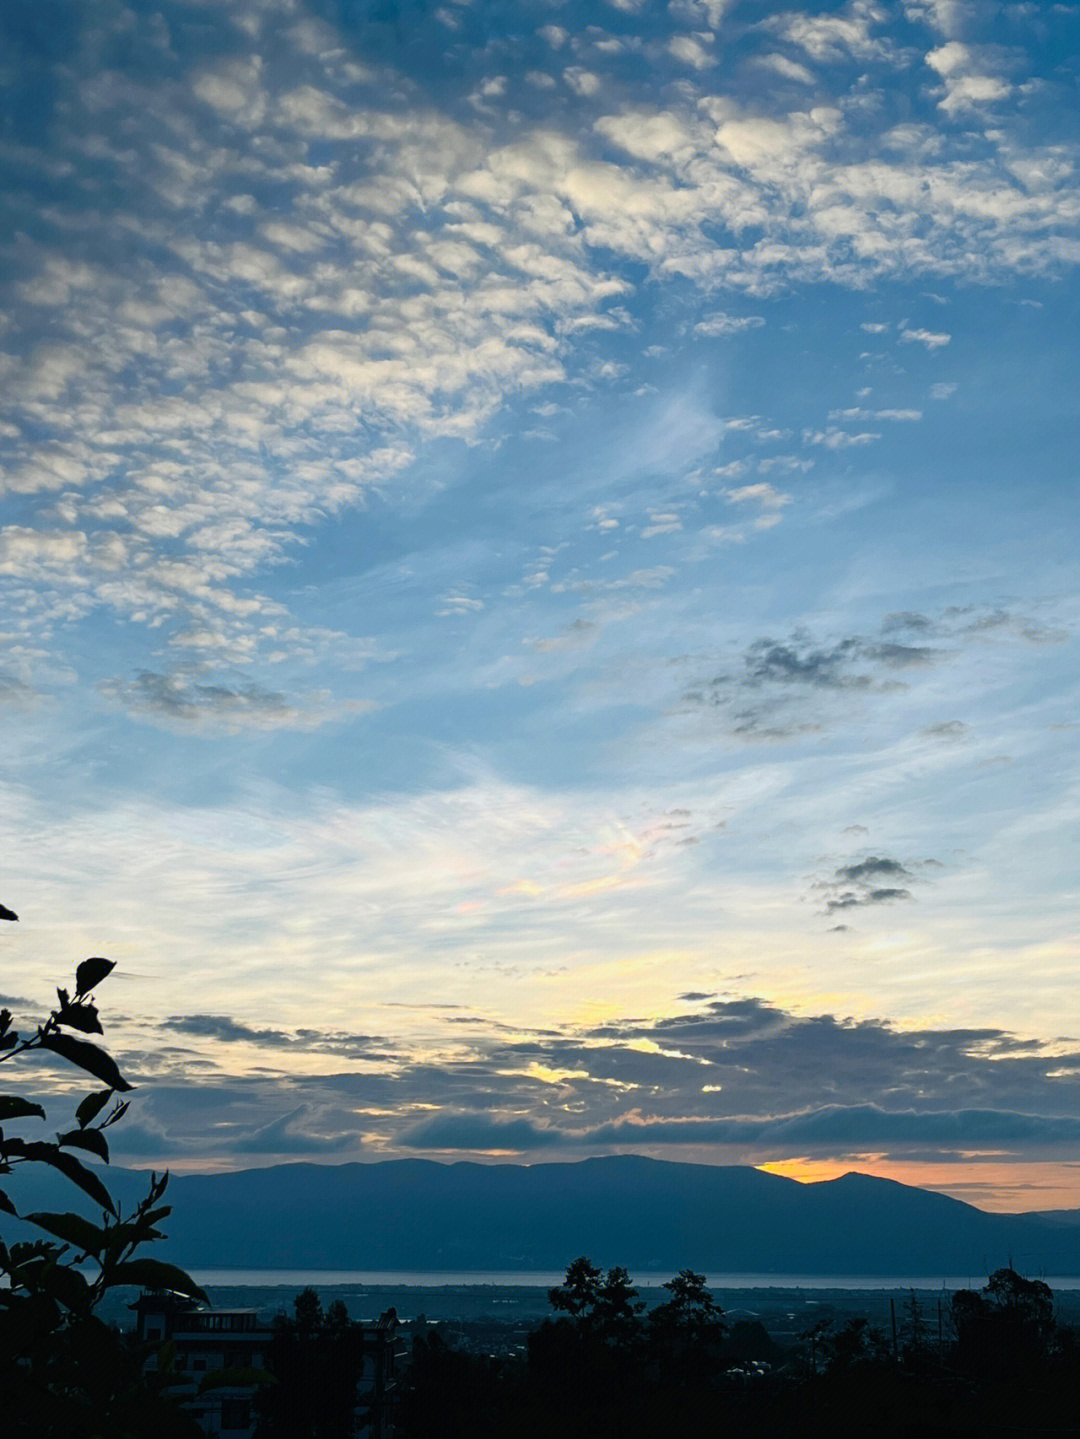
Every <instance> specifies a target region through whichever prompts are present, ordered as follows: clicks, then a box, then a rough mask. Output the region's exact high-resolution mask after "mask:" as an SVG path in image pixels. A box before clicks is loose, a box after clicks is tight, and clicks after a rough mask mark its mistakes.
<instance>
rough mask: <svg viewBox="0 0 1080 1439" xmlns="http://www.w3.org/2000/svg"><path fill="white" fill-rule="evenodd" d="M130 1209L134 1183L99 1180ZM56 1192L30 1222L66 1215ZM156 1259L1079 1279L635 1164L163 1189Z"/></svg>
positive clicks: (208, 1264)
mask: <svg viewBox="0 0 1080 1439" xmlns="http://www.w3.org/2000/svg"><path fill="white" fill-rule="evenodd" d="M108 1177H109V1178H110V1179H111V1180H112V1182H113V1187H114V1189H115V1191H116V1192H117V1193H118V1194H119V1195H120V1196H121V1197H122V1198H123V1199H124V1201H125V1202H126V1203H130V1202H131V1201H132V1200H133V1199H134V1198H135V1197H136V1196H137V1195H138V1194H140V1193H141V1192H143V1191H144V1190H145V1184H146V1179H145V1175H141V1174H139V1173H138V1172H136V1171H130V1170H129V1171H124V1170H113V1171H112V1173H111V1175H109V1176H108ZM48 1183H49V1184H50V1185H51V1186H52V1188H53V1189H55V1190H56V1192H50V1193H48V1194H45V1193H44V1192H42V1193H40V1194H37V1195H34V1194H30V1193H26V1192H25V1191H24V1193H23V1194H22V1195H21V1196H20V1197H19V1203H20V1208H22V1209H23V1211H24V1212H26V1211H28V1210H30V1209H31V1208H56V1207H58V1206H59V1205H60V1204H62V1205H63V1207H65V1208H70V1207H74V1206H73V1205H72V1203H71V1194H70V1192H68V1193H64V1192H62V1191H61V1190H60V1189H59V1188H58V1186H59V1185H61V1184H62V1181H60V1180H57V1179H55V1178H54V1177H48ZM168 1197H169V1199H170V1201H171V1203H172V1205H173V1213H172V1215H171V1216H170V1218H169V1220H168V1221H167V1223H166V1226H165V1227H166V1230H167V1232H168V1235H169V1238H168V1240H167V1241H166V1242H165V1243H163V1244H161V1245H160V1246H158V1247H157V1249H156V1253H157V1254H158V1257H161V1258H170V1259H173V1260H175V1261H177V1262H179V1263H181V1264H184V1265H186V1266H188V1267H189V1268H193V1269H211V1268H214V1269H224V1268H229V1269H312V1270H315V1269H346V1270H348V1269H353V1270H361V1269H366V1270H378V1269H383V1270H387V1269H389V1270H427V1271H431V1270H478V1269H505V1270H561V1269H563V1268H565V1266H566V1264H567V1263H568V1262H569V1261H570V1260H571V1259H573V1258H574V1257H576V1256H577V1255H579V1254H587V1255H589V1256H590V1258H591V1259H592V1260H593V1261H594V1262H595V1263H598V1264H602V1265H604V1266H610V1265H612V1264H624V1265H626V1266H627V1268H628V1269H630V1271H631V1273H637V1274H639V1275H641V1274H654V1273H662V1274H667V1275H670V1274H672V1273H675V1272H676V1271H677V1270H679V1269H682V1268H685V1267H687V1266H689V1267H692V1268H694V1269H699V1270H705V1271H709V1272H714V1273H717V1272H720V1273H769V1272H774V1273H802V1274H850V1275H859V1274H865V1275H874V1274H895V1275H897V1276H904V1275H911V1276H915V1275H923V1276H934V1275H942V1276H944V1275H970V1276H971V1277H972V1278H973V1280H977V1279H978V1278H979V1276H985V1275H986V1274H987V1273H988V1272H989V1271H991V1270H993V1269H995V1268H1000V1267H1001V1266H1002V1265H1004V1264H1006V1263H1008V1262H1009V1261H1010V1259H1011V1261H1012V1262H1013V1263H1014V1264H1015V1265H1016V1267H1017V1268H1018V1269H1020V1270H1021V1271H1022V1272H1024V1273H1027V1274H1030V1275H1036V1276H1037V1275H1040V1274H1060V1275H1066V1274H1080V1224H1078V1223H1075V1222H1071V1221H1069V1220H1068V1219H1067V1218H1066V1216H1065V1215H1063V1214H1057V1215H1052V1216H1047V1217H1043V1216H1038V1215H1004V1214H988V1213H986V1212H984V1211H983V1210H980V1209H976V1208H975V1207H974V1206H973V1205H971V1204H966V1203H964V1202H963V1201H961V1200H958V1199H952V1198H950V1197H948V1196H947V1195H943V1194H937V1193H934V1192H931V1191H928V1190H923V1189H917V1188H914V1187H912V1186H910V1185H905V1184H900V1183H898V1182H897V1181H895V1180H891V1179H878V1178H875V1177H873V1176H871V1175H867V1174H862V1173H859V1172H858V1171H851V1172H849V1173H847V1174H844V1175H841V1176H840V1177H838V1178H836V1179H830V1180H824V1181H821V1182H820V1183H816V1184H800V1183H798V1182H796V1181H795V1180H793V1179H788V1178H786V1177H784V1176H781V1175H777V1174H771V1173H768V1172H766V1171H763V1170H758V1169H752V1168H749V1167H746V1166H729V1167H721V1166H713V1165H704V1164H678V1163H672V1162H670V1161H665V1160H658V1159H648V1158H645V1157H644V1156H641V1155H619V1156H614V1157H610V1158H601V1159H585V1160H581V1161H579V1162H576V1163H568V1164H534V1165H520V1164H478V1163H475V1162H468V1161H464V1162H460V1163H454V1164H442V1163H439V1162H437V1161H435V1160H430V1159H399V1160H386V1161H382V1162H378V1163H372V1164H339V1165H333V1164H312V1163H296V1164H282V1165H275V1166H271V1167H269V1168H264V1169H247V1170H238V1171H234V1172H231V1173H222V1174H187V1175H184V1174H181V1175H174V1176H173V1178H172V1181H171V1183H170V1187H169V1195H168Z"/></svg>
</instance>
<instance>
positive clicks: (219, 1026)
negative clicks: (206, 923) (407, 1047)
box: [158, 1014, 396, 1060]
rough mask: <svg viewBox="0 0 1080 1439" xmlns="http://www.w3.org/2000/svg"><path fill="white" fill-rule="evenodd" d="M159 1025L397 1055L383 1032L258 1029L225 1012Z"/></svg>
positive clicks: (343, 1052)
mask: <svg viewBox="0 0 1080 1439" xmlns="http://www.w3.org/2000/svg"><path fill="white" fill-rule="evenodd" d="M158 1028H159V1029H172V1030H176V1031H178V1032H179V1033H181V1034H191V1035H198V1036H200V1037H201V1038H205V1039H219V1040H223V1041H224V1042H225V1043H228V1044H238V1043H243V1044H256V1045H264V1046H267V1047H269V1048H271V1049H283V1048H286V1047H290V1046H291V1047H293V1048H295V1047H300V1048H302V1049H311V1050H315V1051H317V1052H318V1053H320V1054H335V1055H338V1056H339V1057H341V1058H356V1059H373V1060H374V1059H378V1060H392V1059H394V1058H395V1057H396V1056H395V1055H394V1054H393V1053H391V1052H389V1051H388V1050H387V1049H386V1048H385V1046H386V1045H387V1044H388V1040H387V1039H386V1038H385V1036H382V1035H376V1034H340V1033H337V1032H335V1031H332V1030H322V1029H297V1030H294V1031H293V1032H292V1033H289V1032H288V1031H286V1030H283V1029H255V1028H253V1027H252V1026H251V1025H249V1024H244V1023H242V1022H241V1021H240V1020H236V1019H230V1018H229V1016H228V1015H225V1014H174V1015H171V1016H170V1017H169V1018H168V1019H164V1020H162V1021H161V1022H160V1024H159V1025H158Z"/></svg>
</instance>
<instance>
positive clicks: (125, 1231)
mask: <svg viewBox="0 0 1080 1439" xmlns="http://www.w3.org/2000/svg"><path fill="white" fill-rule="evenodd" d="M165 1237H166V1236H165V1235H164V1234H162V1232H161V1230H160V1229H155V1228H154V1227H153V1225H152V1224H146V1223H144V1222H143V1221H142V1220H141V1219H140V1220H121V1222H120V1223H119V1224H110V1225H109V1227H108V1229H107V1230H106V1231H105V1248H106V1249H107V1250H108V1251H109V1253H110V1254H117V1253H119V1252H120V1250H121V1249H126V1248H127V1247H128V1245H132V1246H135V1245H138V1244H149V1243H150V1242H151V1240H154V1239H164V1238H165Z"/></svg>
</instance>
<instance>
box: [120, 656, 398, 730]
mask: <svg viewBox="0 0 1080 1439" xmlns="http://www.w3.org/2000/svg"><path fill="white" fill-rule="evenodd" d="M99 688H100V690H101V693H102V694H104V695H105V696H106V697H107V698H108V699H111V700H113V701H115V702H116V703H117V704H120V705H122V706H123V707H124V708H125V709H126V710H128V712H129V713H131V714H133V715H135V716H136V717H138V718H140V719H150V720H158V721H162V722H164V723H166V724H169V725H171V726H178V727H180V728H183V729H192V728H201V729H214V730H221V731H223V732H225V733H236V732H237V731H240V730H251V729H254V730H276V729H294V730H311V729H317V728H319V726H321V725H323V724H327V723H329V722H330V721H332V720H337V719H341V718H344V717H346V716H348V715H350V714H357V713H361V712H362V711H364V710H365V709H370V707H371V706H370V705H369V704H367V703H365V702H363V701H358V700H355V701H354V700H349V701H343V702H334V701H332V700H331V699H330V696H329V695H328V694H326V693H324V692H322V691H319V692H318V693H314V694H308V695H304V696H301V697H299V698H293V697H290V696H288V695H285V694H282V693H280V692H279V691H277V690H268V689H264V688H263V687H262V686H261V685H259V684H257V683H255V682H254V681H252V680H240V681H238V682H237V683H235V684H234V685H224V684H204V683H201V682H200V681H199V680H198V679H196V678H195V677H193V676H192V675H190V674H188V673H185V672H180V671H178V672H175V673H172V674H159V673H157V672H156V671H154V670H142V671H140V673H139V674H137V675H136V676H135V678H134V679H131V680H119V679H111V680H105V681H103V682H102V683H101V685H100V686H99Z"/></svg>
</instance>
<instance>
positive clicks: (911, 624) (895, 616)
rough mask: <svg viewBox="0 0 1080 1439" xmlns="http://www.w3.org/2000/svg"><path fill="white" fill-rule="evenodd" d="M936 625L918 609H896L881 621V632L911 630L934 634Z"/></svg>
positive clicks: (892, 632) (889, 633)
mask: <svg viewBox="0 0 1080 1439" xmlns="http://www.w3.org/2000/svg"><path fill="white" fill-rule="evenodd" d="M935 629H936V626H935V624H934V622H933V620H931V619H930V618H929V617H928V616H927V615H923V614H919V612H918V611H917V610H894V611H893V613H892V614H888V615H886V616H885V618H884V619H883V620H882V621H881V633H882V634H883V635H891V634H896V633H897V632H898V631H904V630H907V631H911V632H914V633H917V634H933V633H934V630H935Z"/></svg>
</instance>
